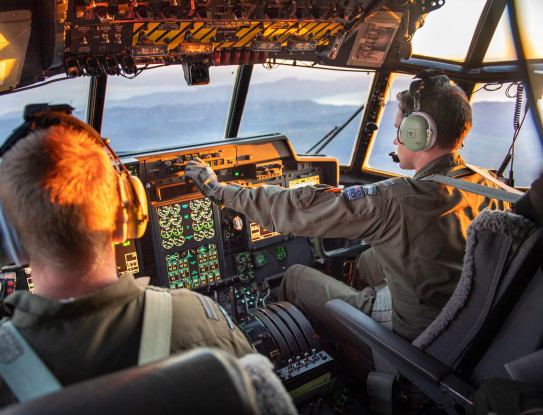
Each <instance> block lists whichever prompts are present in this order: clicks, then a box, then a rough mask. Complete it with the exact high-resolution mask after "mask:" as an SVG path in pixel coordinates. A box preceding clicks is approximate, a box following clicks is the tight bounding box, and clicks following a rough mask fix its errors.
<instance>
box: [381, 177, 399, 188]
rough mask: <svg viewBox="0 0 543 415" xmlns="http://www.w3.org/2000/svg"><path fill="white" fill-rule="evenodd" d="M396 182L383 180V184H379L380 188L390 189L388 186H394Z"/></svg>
mask: <svg viewBox="0 0 543 415" xmlns="http://www.w3.org/2000/svg"><path fill="white" fill-rule="evenodd" d="M395 183H396V182H395V181H394V180H392V179H387V180H383V181H382V182H379V185H380V186H384V187H388V186H392V185H393V184H395Z"/></svg>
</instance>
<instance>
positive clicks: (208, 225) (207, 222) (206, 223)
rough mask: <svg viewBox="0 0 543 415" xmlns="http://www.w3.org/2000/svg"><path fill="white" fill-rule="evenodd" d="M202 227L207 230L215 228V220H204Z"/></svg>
mask: <svg viewBox="0 0 543 415" xmlns="http://www.w3.org/2000/svg"><path fill="white" fill-rule="evenodd" d="M202 225H203V226H204V228H206V229H211V228H212V227H213V219H211V218H208V219H204V220H203V221H202Z"/></svg>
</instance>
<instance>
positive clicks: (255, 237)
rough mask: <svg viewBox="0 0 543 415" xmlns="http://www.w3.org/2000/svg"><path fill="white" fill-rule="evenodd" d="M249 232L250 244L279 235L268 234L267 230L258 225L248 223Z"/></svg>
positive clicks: (277, 233)
mask: <svg viewBox="0 0 543 415" xmlns="http://www.w3.org/2000/svg"><path fill="white" fill-rule="evenodd" d="M249 230H250V232H251V242H257V241H262V240H264V239H267V238H271V237H273V236H276V235H280V233H279V232H270V231H268V230H267V229H265V228H263V227H262V226H260V225H259V224H258V223H254V222H250V223H249Z"/></svg>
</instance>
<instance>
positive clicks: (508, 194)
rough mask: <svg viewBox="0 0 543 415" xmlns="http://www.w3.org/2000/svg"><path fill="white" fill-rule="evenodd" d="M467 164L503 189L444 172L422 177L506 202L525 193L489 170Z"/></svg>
mask: <svg viewBox="0 0 543 415" xmlns="http://www.w3.org/2000/svg"><path fill="white" fill-rule="evenodd" d="M466 166H467V167H468V168H469V169H471V170H473V171H474V172H475V173H478V174H480V175H481V176H483V177H484V178H485V179H487V180H490V181H491V182H492V183H494V184H496V185H498V186H500V187H501V188H502V189H507V190H501V189H495V188H493V187H488V186H483V185H480V184H478V183H472V182H467V181H465V180H461V179H457V178H455V177H450V176H445V175H443V174H430V175H428V176H426V177H422V178H421V179H419V180H421V181H424V182H437V183H442V184H446V185H447V186H452V187H457V188H458V189H462V190H466V191H468V192H471V193H475V194H478V195H481V196H486V197H490V198H492V199H498V200H504V201H506V202H516V201H517V200H518V199H519V198H520V197H521V196H522V195H523V193H522V192H520V191H518V190H517V189H515V188H513V187H509V186H507V185H506V184H505V183H502V182H501V181H500V180H498V179H496V178H494V177H492V176H491V175H490V174H489V173H488V172H486V171H484V170H483V169H480V168H478V167H476V168H477V170H474V169H473V167H475V166H472V165H468V164H466Z"/></svg>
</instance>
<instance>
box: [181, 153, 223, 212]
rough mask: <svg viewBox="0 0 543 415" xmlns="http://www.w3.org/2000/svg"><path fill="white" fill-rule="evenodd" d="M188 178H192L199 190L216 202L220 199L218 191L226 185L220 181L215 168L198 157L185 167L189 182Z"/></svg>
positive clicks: (186, 177) (186, 179) (186, 178)
mask: <svg viewBox="0 0 543 415" xmlns="http://www.w3.org/2000/svg"><path fill="white" fill-rule="evenodd" d="M188 180H192V181H193V182H194V184H195V185H196V187H197V188H198V190H199V191H200V192H202V194H203V195H204V196H207V197H208V198H210V199H211V200H212V201H213V202H214V203H217V202H218V201H220V198H219V197H218V192H217V191H218V190H219V188H220V187H224V185H223V184H220V183H219V180H218V179H217V175H216V174H215V172H214V171H213V169H212V168H211V167H209V166H208V165H207V164H206V163H205V162H203V161H202V160H201V159H199V158H198V157H196V158H194V159H193V160H191V161H189V162H188V163H187V166H186V167H185V182H187V183H188Z"/></svg>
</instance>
